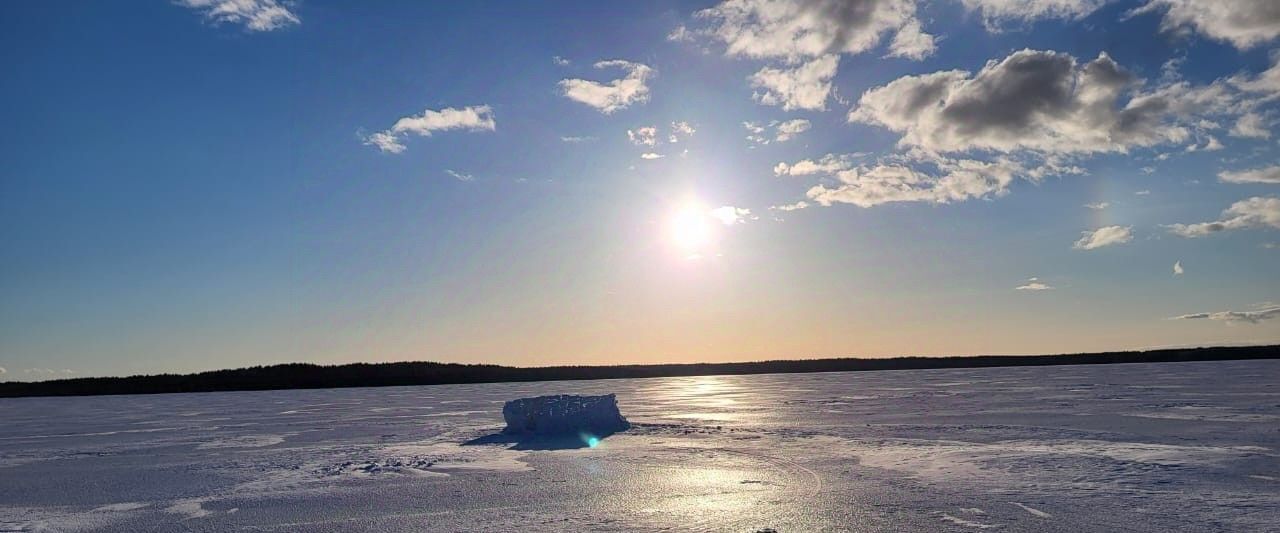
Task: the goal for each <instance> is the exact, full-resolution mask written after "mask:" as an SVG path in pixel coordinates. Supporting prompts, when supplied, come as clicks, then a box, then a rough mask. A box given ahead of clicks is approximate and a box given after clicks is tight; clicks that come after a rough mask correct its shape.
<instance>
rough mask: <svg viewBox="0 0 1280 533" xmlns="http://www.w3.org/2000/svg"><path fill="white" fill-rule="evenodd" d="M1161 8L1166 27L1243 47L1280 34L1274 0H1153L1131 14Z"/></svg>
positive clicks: (1278, 9) (1162, 24)
mask: <svg viewBox="0 0 1280 533" xmlns="http://www.w3.org/2000/svg"><path fill="white" fill-rule="evenodd" d="M1160 11H1163V12H1164V17H1163V19H1161V21H1160V28H1161V30H1163V31H1169V32H1188V31H1196V32H1199V33H1201V34H1204V35H1205V36H1207V37H1209V38H1210V39H1214V40H1217V41H1224V42H1228V43H1231V45H1233V46H1235V47H1236V48H1239V49H1242V50H1243V49H1247V48H1253V47H1254V46H1258V45H1261V44H1263V43H1266V42H1268V41H1271V40H1274V39H1275V38H1276V37H1280V4H1277V3H1276V1H1275V0H1150V1H1149V2H1148V3H1147V4H1146V5H1144V6H1142V7H1139V8H1137V9H1135V10H1133V11H1132V12H1131V14H1143V13H1151V12H1160Z"/></svg>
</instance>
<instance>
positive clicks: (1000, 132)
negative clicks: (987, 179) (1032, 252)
mask: <svg viewBox="0 0 1280 533" xmlns="http://www.w3.org/2000/svg"><path fill="white" fill-rule="evenodd" d="M1135 87H1136V79H1135V78H1134V77H1133V76H1132V75H1131V74H1129V73H1128V72H1127V71H1125V70H1124V69H1122V68H1121V67H1120V66H1119V65H1117V64H1116V63H1115V62H1114V61H1112V59H1111V58H1110V57H1109V56H1107V55H1106V54H1105V53H1104V54H1101V55H1099V56H1098V57H1097V58H1096V59H1094V60H1092V61H1090V62H1088V63H1085V64H1083V65H1081V64H1078V63H1077V61H1076V59H1075V58H1073V57H1071V56H1070V55H1068V54H1065V53H1059V52H1051V51H1037V50H1021V51H1018V52H1014V53H1013V54H1011V55H1009V56H1008V57H1006V58H1004V59H1002V60H999V61H994V60H993V61H989V62H988V63H987V64H986V65H985V66H984V67H983V68H982V70H981V71H979V72H978V73H977V74H970V73H969V72H965V71H960V70H951V71H941V72H934V73H931V74H924V75H918V76H904V77H901V78H898V79H897V80H894V81H892V82H890V83H889V84H887V85H884V86H882V87H876V88H873V89H870V90H868V91H866V92H865V93H863V94H862V96H861V97H860V98H859V100H858V105H857V106H856V107H855V108H854V109H853V110H852V111H851V112H850V113H849V120H850V121H851V122H861V123H866V124H873V125H879V126H883V127H885V128H888V129H890V130H892V131H895V132H898V133H901V134H902V137H901V138H900V140H899V144H900V145H904V146H916V147H920V148H923V149H926V150H930V151H936V152H958V151H969V150H983V151H991V152H1013V151H1018V150H1029V151H1034V152H1040V153H1045V154H1081V153H1094V152H1125V151H1127V150H1128V149H1129V148H1131V147H1137V146H1152V145H1157V144H1162V143H1176V142H1182V141H1184V140H1186V139H1187V138H1188V137H1189V136H1190V131H1189V128H1188V127H1187V126H1185V125H1184V124H1183V123H1185V122H1189V121H1191V120H1192V119H1193V118H1199V117H1198V116H1197V113H1201V112H1208V111H1209V110H1214V111H1219V112H1222V111H1224V110H1226V109H1227V108H1228V107H1229V104H1230V103H1231V102H1232V100H1231V98H1232V94H1231V92H1230V91H1229V88H1228V87H1227V86H1226V84H1224V83H1215V84H1212V85H1209V86H1205V87H1191V86H1189V85H1187V84H1186V83H1184V82H1179V83H1176V84H1172V85H1167V86H1163V87H1159V88H1157V89H1156V90H1154V91H1151V92H1148V93H1142V94H1136V93H1134V94H1131V95H1130V97H1129V98H1127V99H1126V98H1125V96H1126V95H1129V94H1130V93H1132V92H1133V90H1134V88H1135Z"/></svg>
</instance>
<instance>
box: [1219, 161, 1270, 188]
mask: <svg viewBox="0 0 1280 533" xmlns="http://www.w3.org/2000/svg"><path fill="white" fill-rule="evenodd" d="M1218 181H1221V182H1223V183H1277V184H1280V165H1277V166H1271V167H1263V168H1255V169H1249V170H1224V171H1222V172H1219V173H1218Z"/></svg>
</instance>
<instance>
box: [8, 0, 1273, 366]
mask: <svg viewBox="0 0 1280 533" xmlns="http://www.w3.org/2000/svg"><path fill="white" fill-rule="evenodd" d="M0 65H2V66H3V71H4V72H5V75H4V76H3V77H2V78H0V100H3V101H4V102H6V103H7V105H4V106H0V122H2V123H3V124H4V125H5V127H4V128H2V129H0V161H3V164H0V381H3V380H35V379H50V378H61V377H78V376H98V375H129V374H138V373H158V372H190V371H198V370H205V369H217V368H230V367H241V366H248V365H258V364H271V363H280V362H294V361H306V362H315V363H323V364H333V363H344V362H354V361H371V362H378V361H403V360H435V361H449V362H484V363H498V364H508V365H519V366H536V365H549V364H616V363H650V362H694V361H741V360H759V359H786V358H814V357H840V356H857V357H881V356H896V355H970V354H1034V353H1066V352H1081V351H1100V350H1114V349H1132V348H1150V347H1161V346H1187V345H1221V344H1245V343H1275V342H1280V304H1278V303H1276V302H1280V146H1278V144H1277V142H1278V140H1280V129H1277V123H1280V104H1278V103H1277V102H1278V101H1280V7H1278V4H1276V3H1275V2H1274V1H1273V0H1149V1H1148V0H1141V1H1120V0H1116V1H1108V0H1034V1H1013V0H844V1H837V0H727V1H724V2H714V1H701V2H694V1H653V2H634V3H618V2H591V1H582V2H573V1H566V2H555V3H551V4H548V3H545V2H532V1H529V2H520V1H512V2H492V3H474V2H447V3H446V2H416V1H406V2H356V3H353V2H337V1H327V0H299V1H294V2H285V1H280V0H178V1H174V2H166V1H163V0H158V1H148V2H129V3H126V4H120V3H114V2H70V1H67V2H61V1H59V2H5V3H3V4H0Z"/></svg>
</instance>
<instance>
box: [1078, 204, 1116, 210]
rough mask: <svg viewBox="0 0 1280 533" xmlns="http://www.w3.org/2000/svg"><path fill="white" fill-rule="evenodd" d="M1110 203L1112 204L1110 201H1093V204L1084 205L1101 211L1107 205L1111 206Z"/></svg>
mask: <svg viewBox="0 0 1280 533" xmlns="http://www.w3.org/2000/svg"><path fill="white" fill-rule="evenodd" d="M1110 205H1111V204H1110V203H1108V202H1094V203H1091V204H1084V206H1085V207H1086V208H1088V209H1092V210H1094V211H1101V210H1103V209H1106V208H1107V207H1109V206H1110Z"/></svg>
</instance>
